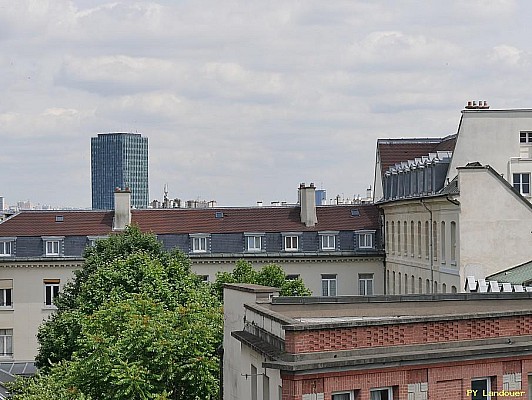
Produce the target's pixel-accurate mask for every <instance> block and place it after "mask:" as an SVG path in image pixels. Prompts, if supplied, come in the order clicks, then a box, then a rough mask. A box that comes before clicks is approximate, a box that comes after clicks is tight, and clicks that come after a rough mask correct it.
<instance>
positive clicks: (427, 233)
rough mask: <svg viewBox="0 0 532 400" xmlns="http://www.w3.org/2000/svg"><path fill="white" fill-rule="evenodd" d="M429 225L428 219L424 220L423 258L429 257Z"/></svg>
mask: <svg viewBox="0 0 532 400" xmlns="http://www.w3.org/2000/svg"><path fill="white" fill-rule="evenodd" d="M429 229H430V226H429V221H425V258H426V259H427V260H428V259H429V253H430V251H429V244H430V231H429Z"/></svg>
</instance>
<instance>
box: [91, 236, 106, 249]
mask: <svg viewBox="0 0 532 400" xmlns="http://www.w3.org/2000/svg"><path fill="white" fill-rule="evenodd" d="M107 238H108V236H87V240H88V241H89V246H90V247H94V246H96V242H97V241H98V240H104V239H107Z"/></svg>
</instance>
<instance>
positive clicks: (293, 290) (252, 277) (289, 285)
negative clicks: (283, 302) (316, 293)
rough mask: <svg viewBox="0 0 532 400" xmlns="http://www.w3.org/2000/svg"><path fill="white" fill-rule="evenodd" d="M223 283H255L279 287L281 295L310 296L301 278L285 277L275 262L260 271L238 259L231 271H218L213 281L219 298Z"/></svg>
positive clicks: (221, 294)
mask: <svg viewBox="0 0 532 400" xmlns="http://www.w3.org/2000/svg"><path fill="white" fill-rule="evenodd" d="M224 283H253V284H256V285H263V286H271V287H276V288H279V289H280V295H281V296H310V295H311V291H310V289H308V288H307V287H306V286H305V284H304V283H303V280H301V278H297V279H286V274H285V273H284V271H283V269H282V268H281V267H280V266H279V265H277V264H268V265H265V266H264V267H262V269H261V270H260V271H255V270H254V269H253V266H252V265H251V263H249V262H247V261H245V260H238V261H237V262H236V265H235V268H234V269H233V271H232V272H219V273H217V274H216V281H215V282H214V283H213V289H214V292H215V293H216V294H217V296H218V298H219V299H223V285H224Z"/></svg>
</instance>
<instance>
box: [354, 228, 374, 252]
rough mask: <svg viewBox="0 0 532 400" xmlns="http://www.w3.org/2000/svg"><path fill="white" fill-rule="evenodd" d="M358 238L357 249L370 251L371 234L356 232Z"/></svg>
mask: <svg viewBox="0 0 532 400" xmlns="http://www.w3.org/2000/svg"><path fill="white" fill-rule="evenodd" d="M356 234H357V236H358V247H359V248H360V249H372V248H373V234H374V231H371V232H356Z"/></svg>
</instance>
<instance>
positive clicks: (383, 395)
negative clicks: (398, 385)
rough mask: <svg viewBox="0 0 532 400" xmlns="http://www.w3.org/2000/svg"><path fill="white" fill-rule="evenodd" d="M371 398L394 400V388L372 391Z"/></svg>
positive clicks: (370, 392) (374, 399)
mask: <svg viewBox="0 0 532 400" xmlns="http://www.w3.org/2000/svg"><path fill="white" fill-rule="evenodd" d="M369 398H370V400H393V391H392V388H380V389H371V390H370V391H369Z"/></svg>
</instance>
